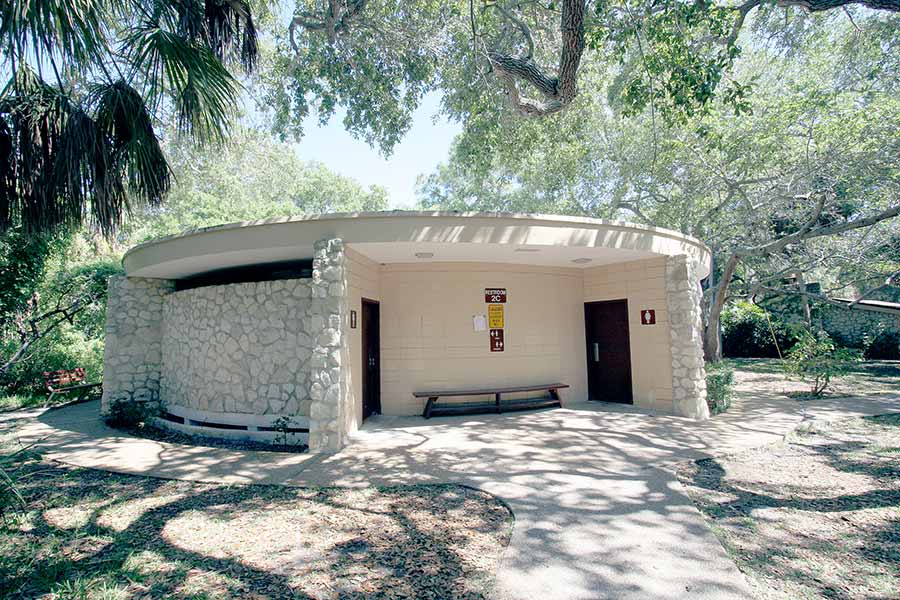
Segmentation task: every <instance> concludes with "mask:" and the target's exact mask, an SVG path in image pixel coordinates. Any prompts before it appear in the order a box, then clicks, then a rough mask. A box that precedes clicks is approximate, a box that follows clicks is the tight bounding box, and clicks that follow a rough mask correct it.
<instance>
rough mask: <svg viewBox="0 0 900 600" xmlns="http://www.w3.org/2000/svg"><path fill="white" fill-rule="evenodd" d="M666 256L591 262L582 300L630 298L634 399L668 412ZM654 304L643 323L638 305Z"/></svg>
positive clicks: (670, 407) (669, 370)
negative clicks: (651, 319) (650, 320)
mask: <svg viewBox="0 0 900 600" xmlns="http://www.w3.org/2000/svg"><path fill="white" fill-rule="evenodd" d="M665 274H666V257H664V256H662V257H659V258H651V259H647V260H641V261H633V262H626V263H617V264H613V265H607V266H599V267H591V268H588V269H585V271H584V301H585V302H595V301H600V300H621V299H626V300H628V329H629V334H630V338H631V377H632V391H633V393H634V404H635V405H636V406H643V407H646V408H652V409H656V410H661V411H665V412H672V411H673V405H672V354H671V349H670V334H669V320H668V314H667V308H666V280H665ZM642 309H654V310H656V324H655V325H642V324H641V315H640V311H641V310H642Z"/></svg>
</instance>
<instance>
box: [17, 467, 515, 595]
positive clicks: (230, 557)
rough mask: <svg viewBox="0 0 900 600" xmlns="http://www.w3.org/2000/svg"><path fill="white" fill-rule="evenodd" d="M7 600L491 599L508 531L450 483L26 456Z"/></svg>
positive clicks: (499, 517)
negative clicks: (372, 483)
mask: <svg viewBox="0 0 900 600" xmlns="http://www.w3.org/2000/svg"><path fill="white" fill-rule="evenodd" d="M11 473H12V475H13V477H14V478H16V480H17V482H18V485H19V489H20V491H21V492H22V494H23V496H24V497H25V500H26V502H27V508H26V510H25V511H24V512H19V513H12V514H8V515H7V517H6V520H5V521H4V522H3V524H2V527H0V597H2V598H43V599H48V600H49V599H62V598H89V599H98V600H99V599H113V598H173V597H177V598H209V599H226V598H241V599H251V600H255V599H263V598H267V599H268V598H292V599H303V598H314V599H336V598H341V599H344V598H347V599H357V598H358V599H363V598H366V599H369V598H379V599H380V598H403V599H418V598H460V599H478V598H484V597H485V596H486V594H487V593H488V592H489V590H490V588H491V585H492V582H493V575H494V572H495V570H496V567H497V564H498V561H499V558H500V555H501V553H502V552H503V549H504V548H505V547H506V545H507V544H508V542H509V537H510V534H511V531H512V515H511V513H510V511H509V510H508V509H507V507H506V505H505V504H503V503H502V502H500V501H498V500H497V499H495V498H494V497H492V496H490V495H488V494H485V493H482V492H479V491H477V490H473V489H471V488H467V487H463V486H455V485H437V486H407V487H396V488H380V489H377V488H368V489H358V490H347V489H336V488H322V489H298V488H283V487H267V486H231V487H229V486H221V485H208V484H196V483H188V482H180V481H164V480H158V479H151V478H145V477H133V476H125V475H116V474H112V473H106V472H102V471H94V470H88V469H77V468H70V467H64V466H60V465H57V464H53V463H49V462H47V461H42V460H41V459H40V458H32V459H31V460H26V461H24V462H22V463H20V464H18V465H16V466H15V467H14V468H13V469H12V472H11Z"/></svg>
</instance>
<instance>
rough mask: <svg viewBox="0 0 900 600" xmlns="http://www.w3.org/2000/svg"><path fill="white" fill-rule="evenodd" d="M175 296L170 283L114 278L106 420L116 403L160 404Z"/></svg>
mask: <svg viewBox="0 0 900 600" xmlns="http://www.w3.org/2000/svg"><path fill="white" fill-rule="evenodd" d="M173 290H174V283H173V282H171V281H168V280H165V279H142V278H137V277H121V276H116V277H110V279H109V294H108V300H107V304H106V348H105V351H104V356H103V399H102V400H101V403H100V411H101V413H102V414H107V413H108V412H109V407H110V405H111V404H112V403H113V402H156V401H158V400H159V398H160V373H161V370H160V367H161V364H162V347H161V342H162V319H163V302H164V299H165V298H166V297H167V296H168V294H170V293H171V292H172V291H173Z"/></svg>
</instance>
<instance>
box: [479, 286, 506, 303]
mask: <svg viewBox="0 0 900 600" xmlns="http://www.w3.org/2000/svg"><path fill="white" fill-rule="evenodd" d="M484 301H485V302H487V303H488V304H505V303H506V288H484Z"/></svg>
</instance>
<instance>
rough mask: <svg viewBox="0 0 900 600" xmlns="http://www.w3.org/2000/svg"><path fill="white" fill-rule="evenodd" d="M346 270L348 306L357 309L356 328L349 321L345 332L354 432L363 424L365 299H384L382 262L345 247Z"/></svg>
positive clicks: (350, 426)
mask: <svg viewBox="0 0 900 600" xmlns="http://www.w3.org/2000/svg"><path fill="white" fill-rule="evenodd" d="M344 269H345V272H346V277H347V290H348V291H347V295H348V297H347V309H348V315H347V318H348V319H349V311H351V310H354V311H356V316H357V323H356V328H355V329H351V328H350V325H349V323H348V324H347V325H346V326H345V328H344V331H345V333H346V335H347V336H348V337H347V339H348V340H349V342H348V346H347V351H348V360H349V362H350V369H349V372H350V381H349V382H348V386H347V389H348V394H349V402H348V404H349V405H350V406H351V407H353V410H352V411H348V413H347V415H346V424H347V431H348V432H352V431H355V430H356V429H358V428H359V425H360V423H362V368H363V363H362V361H363V356H362V299H363V298H366V299H368V300H379V301H380V300H381V293H380V282H379V278H380V273H379V270H380V265H379V264H378V263H376V262H373V261H371V260H369V259H368V258H366V257H365V256H363V255H362V254H360V253H359V252H355V251H354V250H353V249H352V248H345V250H344Z"/></svg>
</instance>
